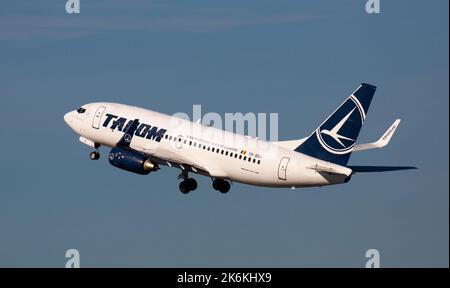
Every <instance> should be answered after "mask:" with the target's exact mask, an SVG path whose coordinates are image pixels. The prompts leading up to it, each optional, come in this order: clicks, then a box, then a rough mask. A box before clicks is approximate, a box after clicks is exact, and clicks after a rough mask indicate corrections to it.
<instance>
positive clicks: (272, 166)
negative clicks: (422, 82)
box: [64, 83, 417, 194]
mask: <svg viewBox="0 0 450 288" xmlns="http://www.w3.org/2000/svg"><path fill="white" fill-rule="evenodd" d="M375 90H376V87H375V86H373V85H370V84H367V83H362V84H360V85H359V86H358V87H357V89H356V90H355V91H354V92H353V93H352V94H351V95H350V96H349V97H348V98H347V99H346V100H345V101H344V102H343V103H342V104H341V105H340V106H339V107H338V108H337V109H336V110H335V111H334V112H333V113H332V114H331V115H330V116H329V117H328V118H326V119H325V121H323V123H322V124H320V125H319V127H318V128H317V129H315V130H314V131H313V132H312V133H311V134H310V135H308V136H307V137H305V138H302V139H298V140H289V141H277V142H275V141H273V142H269V141H264V140H261V139H257V138H252V137H249V136H245V135H240V134H235V133H232V132H229V131H225V130H221V129H218V128H215V127H211V126H206V125H202V124H201V123H199V122H191V121H188V120H185V119H181V118H177V117H174V116H170V115H166V114H162V113H159V112H156V111H151V110H147V109H143V108H139V107H135V106H129V105H124V104H118V103H109V102H97V103H89V104H85V105H82V106H81V107H80V108H78V109H77V110H74V111H70V112H68V113H66V114H65V115H64V121H65V122H66V123H67V125H69V126H70V127H71V128H72V129H73V130H74V131H75V132H76V133H77V134H78V135H79V136H80V137H79V140H80V141H81V142H82V143H84V144H86V145H88V146H90V147H92V148H94V151H92V152H91V153H90V159H92V160H98V159H99V158H100V153H99V147H100V146H102V145H103V146H107V147H111V150H110V153H109V155H108V158H109V163H110V164H111V165H113V166H115V167H118V168H121V169H123V170H127V171H129V172H133V173H137V174H141V175H147V174H149V173H150V172H156V171H158V170H159V169H160V168H161V167H162V166H167V167H175V168H178V169H180V171H181V173H180V175H179V176H178V178H179V179H181V180H182V181H181V182H180V183H179V189H180V191H181V192H182V193H184V194H186V193H189V192H190V191H194V190H196V189H197V181H196V180H195V179H194V178H192V177H189V174H199V175H204V176H207V177H209V178H211V180H212V187H213V188H214V189H215V190H218V191H219V192H221V193H227V192H228V191H229V190H230V187H231V184H232V183H233V182H238V183H244V184H250V185H255V186H265V187H285V188H292V189H295V188H298V187H299V188H300V187H315V186H319V187H321V186H326V185H333V184H341V183H347V182H349V181H350V179H351V178H352V176H353V175H354V174H357V173H365V172H383V171H396V170H408V169H417V168H416V167H409V166H351V165H347V164H348V161H349V158H350V155H351V153H352V152H357V151H363V150H368V149H376V148H383V147H385V146H386V145H387V144H388V143H389V141H390V140H391V138H392V136H393V135H394V133H395V131H396V129H397V127H398V125H399V124H400V119H396V120H395V121H394V123H393V124H392V125H391V126H390V127H389V129H388V130H387V131H386V132H385V133H384V134H383V135H382V136H381V137H380V138H379V139H378V140H377V141H375V142H371V143H364V144H356V140H357V138H358V134H359V132H360V130H361V127H362V125H363V124H364V121H365V119H366V115H367V112H368V109H369V105H370V103H371V101H372V97H373V95H374V94H375Z"/></svg>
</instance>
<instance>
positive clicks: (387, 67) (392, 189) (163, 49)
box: [0, 0, 449, 267]
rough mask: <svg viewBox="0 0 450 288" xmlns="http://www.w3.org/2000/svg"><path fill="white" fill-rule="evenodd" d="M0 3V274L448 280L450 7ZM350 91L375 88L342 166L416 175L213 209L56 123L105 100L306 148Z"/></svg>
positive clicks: (367, 179) (237, 194)
mask: <svg viewBox="0 0 450 288" xmlns="http://www.w3.org/2000/svg"><path fill="white" fill-rule="evenodd" d="M38 3H39V4H37V3H34V4H33V5H31V4H29V3H28V2H27V1H2V2H1V4H0V79H1V80H0V95H1V96H0V97H1V99H2V105H0V120H1V122H2V125H1V126H0V132H1V134H2V135H3V136H2V138H1V139H2V141H1V142H0V143H1V144H0V145H1V148H2V151H3V153H2V164H3V165H1V166H0V173H1V178H0V179H1V180H2V185H1V188H0V231H1V232H0V266H2V267H4V266H19V267H22V266H33V267H34V266H54V267H63V266H64V264H65V261H66V259H65V258H64V255H65V251H66V250H67V249H69V248H76V249H78V250H79V251H80V254H81V265H82V266H85V267H87V266H119V267H123V266H125V267H128V266H132V267H135V266H139V267H140V266H143V267H160V266H163V267H173V266H183V267H184V266H189V267H190V266H213V267H223V266H240V267H242V266H243V267H247V266H250V267H252V266H257V267H260V266H264V267H265V266H269V267H272V266H275V267H308V266H314V267H317V266H318V267H324V266H325V267H341V266H344V267H347V266H352V267H363V266H364V264H365V261H366V259H365V258H364V254H365V251H366V250H367V249H370V248H376V249H378V250H379V251H380V254H381V255H380V256H381V265H382V266H385V267H398V266H407V267H411V266H412V267H430V266H448V255H449V250H448V247H449V236H448V235H449V230H448V229H449V222H448V219H449V210H448V208H449V204H448V203H449V199H448V191H449V182H448V173H449V168H448V167H449V163H448V159H449V154H448V151H449V142H448V141H449V137H448V136H449V134H448V131H449V127H448V123H449V118H448V116H449V111H448V106H449V102H448V99H449V96H448V95H449V84H448V83H449V82H448V79H449V75H448V74H449V73H448V71H449V66H448V65H449V58H448V51H449V50H448V49H449V47H448V34H449V31H448V1H445V0H433V1H406V0H404V1H386V0H381V13H380V14H378V15H369V14H367V13H365V10H364V5H365V1H361V0H360V1H356V0H352V1H350V0H349V1H325V0H321V1H284V0H282V1H222V2H219V1H189V2H186V1H170V2H169V1H137V0H136V1H99V0H89V1H87V0H81V13H80V14H79V15H68V14H66V12H65V9H64V6H65V1H63V0H61V1H50V0H47V1H39V2H38ZM361 82H368V83H371V84H374V85H376V86H377V87H378V90H377V92H376V94H375V97H374V100H373V101H372V105H371V108H370V111H369V113H368V118H367V121H366V124H365V126H364V128H363V130H362V132H361V134H360V137H359V141H361V142H363V141H372V140H375V139H376V138H377V137H378V136H379V135H380V134H381V133H382V132H384V130H385V129H386V128H387V127H388V126H389V125H390V124H391V123H392V121H393V120H394V119H395V118H396V117H400V118H402V120H403V121H402V123H401V125H400V128H399V130H398V132H397V134H396V136H395V137H394V138H393V140H392V142H391V143H390V144H389V146H387V147H386V148H385V149H383V150H377V151H367V152H360V153H355V154H354V155H352V157H351V159H350V164H352V165H413V166H417V167H419V170H414V171H402V172H394V173H380V174H371V175H357V176H355V177H353V179H352V181H351V182H350V183H348V184H346V185H340V186H332V187H324V188H312V189H297V190H294V191H293V190H284V189H270V188H258V187H252V186H247V185H241V184H235V185H234V186H233V187H232V190H231V191H230V192H229V193H228V194H227V195H221V194H220V193H217V192H216V191H214V190H213V189H212V188H211V183H210V182H211V181H210V179H208V178H205V177H200V176H199V177H197V179H198V181H199V189H198V190H197V191H195V192H193V193H191V194H189V195H187V196H186V195H182V194H181V193H180V192H179V191H178V180H177V179H176V177H177V175H178V171H177V170H175V169H168V168H166V169H162V170H160V171H158V172H157V173H155V174H151V175H149V176H139V175H133V174H130V173H128V172H125V171H121V170H118V169H116V168H114V167H112V166H110V165H109V164H108V162H107V161H106V159H105V157H104V155H106V153H108V150H107V149H106V148H103V149H102V150H101V152H102V154H103V155H102V156H103V157H102V159H101V161H97V162H92V161H90V160H89V158H88V153H89V152H90V149H89V147H87V146H84V145H83V144H81V143H80V142H78V140H77V137H76V135H75V134H74V133H73V132H72V131H71V129H70V128H69V127H67V126H66V125H65V123H64V122H63V119H62V116H63V115H64V113H65V112H67V111H69V110H72V109H74V108H76V107H78V106H80V105H81V104H84V103H88V102H94V101H114V102H122V103H127V104H133V105H137V106H142V107H146V108H149V109H153V110H157V111H160V112H164V113H168V114H173V113H175V112H187V113H191V111H192V105H193V104H201V105H202V109H203V111H204V113H206V112H208V111H213V112H217V113H221V114H223V113H226V112H243V113H246V112H255V113H256V112H266V113H269V112H274V113H279V138H280V139H281V140H290V139H297V138H301V137H303V136H304V135H306V134H308V133H309V132H311V131H312V130H313V129H314V128H315V127H316V126H317V125H318V124H320V122H321V121H322V120H323V119H324V118H325V117H326V116H327V115H329V113H330V112H331V111H332V110H333V109H334V108H335V107H336V106H337V105H338V104H340V103H341V102H342V101H343V99H344V98H345V97H347V96H348V95H349V94H350V93H351V92H352V91H353V90H354V88H355V87H356V86H357V85H358V84H359V83H361Z"/></svg>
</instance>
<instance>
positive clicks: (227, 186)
mask: <svg viewBox="0 0 450 288" xmlns="http://www.w3.org/2000/svg"><path fill="white" fill-rule="evenodd" d="M230 188H231V185H230V182H228V181H223V183H222V186H221V187H220V189H219V191H220V193H224V194H225V193H227V192H228V191H230Z"/></svg>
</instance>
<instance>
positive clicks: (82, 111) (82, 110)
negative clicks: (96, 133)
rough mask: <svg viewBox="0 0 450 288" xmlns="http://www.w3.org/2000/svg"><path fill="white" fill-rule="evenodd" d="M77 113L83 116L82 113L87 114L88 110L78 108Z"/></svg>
mask: <svg viewBox="0 0 450 288" xmlns="http://www.w3.org/2000/svg"><path fill="white" fill-rule="evenodd" d="M77 112H78V114H82V113H84V112H86V109H84V108H78V110H77Z"/></svg>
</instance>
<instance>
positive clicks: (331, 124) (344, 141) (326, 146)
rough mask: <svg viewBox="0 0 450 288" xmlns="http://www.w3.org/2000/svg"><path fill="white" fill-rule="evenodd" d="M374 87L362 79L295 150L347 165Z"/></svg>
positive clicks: (373, 92)
mask: <svg viewBox="0 0 450 288" xmlns="http://www.w3.org/2000/svg"><path fill="white" fill-rule="evenodd" d="M375 90H376V87H375V86H373V85H370V84H366V83H362V84H361V85H360V86H359V87H358V88H357V89H356V90H355V92H353V94H352V95H350V97H348V98H347V99H346V100H345V102H344V103H342V104H341V106H339V107H338V108H337V109H336V111H334V112H333V114H331V115H330V116H328V118H327V119H326V120H325V121H324V122H323V123H322V124H321V125H320V126H319V127H318V128H317V129H316V130H315V131H314V132H313V133H312V134H311V135H310V136H309V137H308V138H307V139H306V140H305V141H304V142H303V143H302V144H301V145H300V146H298V147H297V148H296V149H295V151H297V152H300V153H303V154H306V155H309V156H312V157H315V158H318V159H321V160H325V161H328V162H332V163H336V164H339V165H347V163H348V159H349V158H350V154H351V153H352V151H353V147H354V145H355V142H356V139H357V138H358V134H359V131H360V130H361V127H362V125H363V124H364V120H365V119H366V114H367V112H368V110H369V106H370V102H371V101H372V97H373V95H374V94H375Z"/></svg>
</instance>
